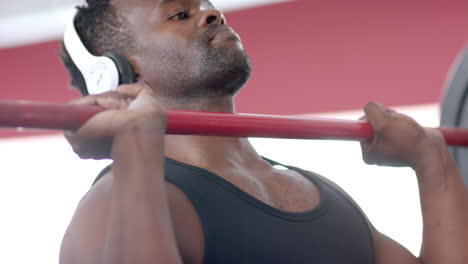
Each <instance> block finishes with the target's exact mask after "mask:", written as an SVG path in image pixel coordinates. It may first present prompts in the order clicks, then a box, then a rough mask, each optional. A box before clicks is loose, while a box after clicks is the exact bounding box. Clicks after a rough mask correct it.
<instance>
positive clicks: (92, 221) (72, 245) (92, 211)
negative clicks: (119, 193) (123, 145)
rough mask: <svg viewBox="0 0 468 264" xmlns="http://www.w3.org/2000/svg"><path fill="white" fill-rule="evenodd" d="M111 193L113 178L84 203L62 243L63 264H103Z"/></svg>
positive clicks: (104, 181)
mask: <svg viewBox="0 0 468 264" xmlns="http://www.w3.org/2000/svg"><path fill="white" fill-rule="evenodd" d="M111 189H112V176H111V175H106V176H105V177H103V178H102V179H101V180H100V181H99V182H98V183H96V184H95V185H94V186H93V187H92V188H91V190H90V191H89V192H88V193H87V194H86V195H85V196H84V197H83V199H82V200H81V201H80V203H79V205H78V207H77V209H76V211H75V214H74V215H73V218H72V220H71V222H70V225H69V226H68V229H67V231H66V233H65V236H64V238H63V241H62V246H61V248H60V263H61V264H81V263H87V264H88V263H90V264H93V263H99V262H100V258H101V253H102V250H103V246H104V242H105V239H106V231H107V218H108V213H109V201H110V194H111Z"/></svg>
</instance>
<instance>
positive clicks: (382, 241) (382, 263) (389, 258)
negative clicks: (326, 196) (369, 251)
mask: <svg viewBox="0 0 468 264" xmlns="http://www.w3.org/2000/svg"><path fill="white" fill-rule="evenodd" d="M318 176H319V177H320V179H322V180H323V181H325V182H327V183H328V184H329V185H331V186H333V187H335V189H336V190H337V191H338V192H340V193H342V194H343V195H344V196H345V197H347V198H348V199H349V200H350V201H351V202H352V203H354V204H355V205H356V207H357V208H358V209H359V210H360V207H359V205H358V204H357V203H356V202H355V201H354V200H353V199H352V198H351V196H350V195H349V194H347V193H346V192H345V191H344V190H343V189H342V188H341V187H340V186H338V185H337V184H336V183H334V182H332V181H331V180H329V179H327V178H325V177H323V176H321V175H318ZM361 213H362V214H363V216H364V217H365V218H366V219H367V222H368V223H369V228H370V231H371V234H372V241H373V247H374V263H375V264H395V263H398V264H418V263H420V261H419V260H418V259H417V258H416V257H415V256H414V255H413V254H411V252H409V251H408V249H406V248H405V247H403V246H402V245H400V244H399V243H397V242H396V241H394V240H392V239H391V238H389V237H387V236H386V235H384V234H382V233H380V232H379V231H378V230H377V229H376V228H375V227H374V226H373V225H372V223H371V222H370V221H369V219H368V218H367V216H366V215H365V214H364V212H363V211H362V210H361Z"/></svg>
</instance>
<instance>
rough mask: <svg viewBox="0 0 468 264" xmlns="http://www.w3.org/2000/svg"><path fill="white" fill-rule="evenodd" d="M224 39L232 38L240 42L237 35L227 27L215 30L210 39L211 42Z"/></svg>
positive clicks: (223, 26)
mask: <svg viewBox="0 0 468 264" xmlns="http://www.w3.org/2000/svg"><path fill="white" fill-rule="evenodd" d="M224 38H232V39H233V40H240V37H239V35H237V33H236V32H234V31H233V30H232V29H231V28H230V27H229V26H226V25H222V26H220V27H218V29H216V30H215V31H214V32H213V34H212V35H211V37H210V41H211V42H215V41H217V40H220V39H224Z"/></svg>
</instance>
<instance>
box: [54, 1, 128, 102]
mask: <svg viewBox="0 0 468 264" xmlns="http://www.w3.org/2000/svg"><path fill="white" fill-rule="evenodd" d="M77 9H78V12H77V13H76V16H75V28H76V31H77V33H78V35H79V36H80V38H81V41H82V42H83V44H84V45H85V47H86V48H87V49H88V51H90V52H91V53H92V54H94V55H95V56H101V55H103V54H104V53H106V52H117V53H119V54H122V55H124V56H125V55H126V54H128V52H129V51H130V50H131V49H132V48H133V47H134V43H133V40H132V37H131V33H130V32H129V31H128V30H126V27H125V22H124V21H123V19H122V18H121V17H120V16H119V14H118V11H117V9H116V8H115V7H114V6H113V5H112V4H111V0H87V1H86V4H85V5H83V6H78V7H77ZM61 49H62V51H61V54H60V57H61V59H62V62H63V64H64V66H65V67H66V68H67V69H68V72H69V74H70V77H71V85H72V86H74V87H76V88H78V89H79V90H80V92H81V93H82V94H83V95H87V94H88V92H87V89H86V83H85V80H84V78H83V75H82V74H81V72H80V71H79V70H78V68H77V67H76V65H75V63H73V61H72V59H71V58H70V56H69V54H68V52H67V50H66V49H65V46H64V43H63V41H62V43H61Z"/></svg>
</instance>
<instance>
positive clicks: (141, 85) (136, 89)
mask: <svg viewBox="0 0 468 264" xmlns="http://www.w3.org/2000/svg"><path fill="white" fill-rule="evenodd" d="M142 91H146V93H150V94H152V91H151V88H150V87H149V85H148V84H147V83H146V82H145V81H140V82H138V83H135V84H125V85H121V86H119V87H117V92H119V93H121V94H123V95H126V96H129V97H133V98H136V97H137V96H138V95H139V94H140V93H141V92H142Z"/></svg>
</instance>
